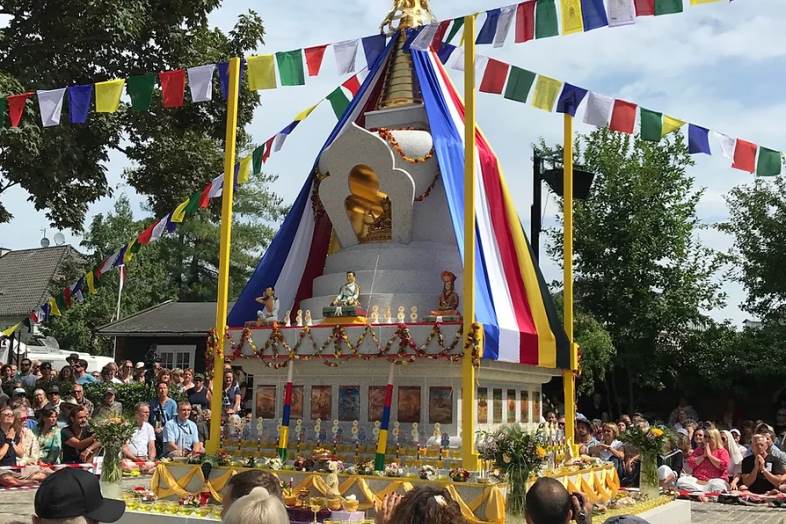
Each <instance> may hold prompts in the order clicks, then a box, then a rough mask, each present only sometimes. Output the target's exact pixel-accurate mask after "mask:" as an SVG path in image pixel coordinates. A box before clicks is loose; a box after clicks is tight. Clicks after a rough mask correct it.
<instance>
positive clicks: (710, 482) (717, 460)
mask: <svg viewBox="0 0 786 524" xmlns="http://www.w3.org/2000/svg"><path fill="white" fill-rule="evenodd" d="M697 433H698V432H697ZM704 433H705V435H704V443H703V445H702V446H701V447H698V448H696V449H694V450H693V453H692V454H691V456H690V457H688V465H689V466H690V468H691V470H692V471H693V473H692V476H683V477H680V478H679V479H678V480H677V487H678V488H679V489H684V490H688V491H705V492H707V491H726V490H727V489H728V488H729V485H728V482H726V479H727V478H728V469H729V452H728V451H726V449H725V448H724V447H723V444H722V443H721V437H720V432H718V430H717V429H708V430H706V431H705V432H704Z"/></svg>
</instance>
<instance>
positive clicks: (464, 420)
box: [461, 15, 478, 471]
mask: <svg viewBox="0 0 786 524" xmlns="http://www.w3.org/2000/svg"><path fill="white" fill-rule="evenodd" d="M464 104H465V112H464V113H465V114H464V142H465V150H464V288H463V294H464V295H463V297H464V337H465V340H469V337H471V336H472V323H473V322H474V320H475V282H474V280H475V278H474V277H475V16H474V15H470V16H467V17H465V18H464ZM461 390H462V393H461V442H462V446H461V447H462V449H461V458H462V462H463V467H464V469H466V470H467V471H477V469H478V452H477V450H476V449H475V413H476V410H475V365H474V363H473V359H472V348H471V347H470V346H469V345H466V349H465V350H464V360H463V362H462V378H461Z"/></svg>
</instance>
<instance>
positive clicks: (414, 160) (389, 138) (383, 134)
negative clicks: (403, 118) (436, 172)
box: [377, 127, 434, 164]
mask: <svg viewBox="0 0 786 524" xmlns="http://www.w3.org/2000/svg"><path fill="white" fill-rule="evenodd" d="M396 131H417V129H415V128H402V129H396ZM377 132H378V133H379V136H380V138H383V139H384V140H385V141H386V142H387V143H388V145H390V147H391V148H393V150H394V151H395V152H396V153H398V156H400V157H401V158H403V159H404V160H406V161H407V162H409V163H410V164H422V163H424V162H428V161H429V160H431V159H432V158H433V157H434V146H433V145H432V146H431V150H430V151H429V152H428V153H426V154H425V155H423V156H420V157H411V156H407V154H406V153H405V152H404V150H403V149H401V145H400V144H399V143H398V140H396V137H395V136H393V132H392V130H390V129H387V128H385V127H380V128H379V129H377Z"/></svg>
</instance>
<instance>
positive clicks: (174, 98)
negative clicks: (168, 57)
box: [158, 69, 186, 108]
mask: <svg viewBox="0 0 786 524" xmlns="http://www.w3.org/2000/svg"><path fill="white" fill-rule="evenodd" d="M158 78H159V79H160V80H161V105H162V106H163V107H166V108H172V107H183V100H184V98H185V95H186V70H185V69H175V70H173V71H161V72H160V73H159V74H158Z"/></svg>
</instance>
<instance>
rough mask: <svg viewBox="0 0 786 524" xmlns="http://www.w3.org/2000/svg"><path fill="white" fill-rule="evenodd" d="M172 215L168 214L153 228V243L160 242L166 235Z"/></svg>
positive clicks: (151, 237) (151, 239)
mask: <svg viewBox="0 0 786 524" xmlns="http://www.w3.org/2000/svg"><path fill="white" fill-rule="evenodd" d="M171 215H172V214H171V213H170V214H168V215H167V216H165V217H164V218H162V219H161V220H159V221H158V222H156V225H155V226H153V232H152V233H151V235H150V241H151V242H153V241H154V240H158V239H159V238H161V237H162V236H163V235H164V232H166V231H167V224H168V223H169V218H170V216H171Z"/></svg>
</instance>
